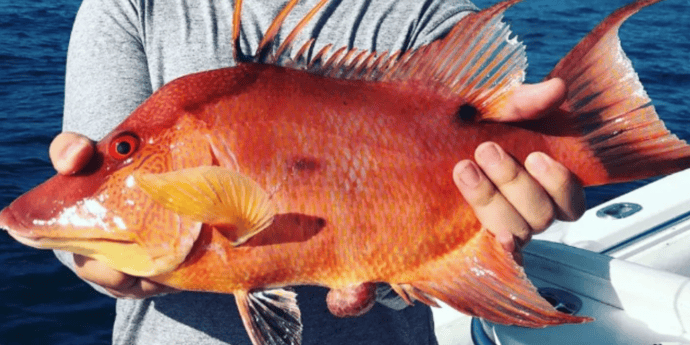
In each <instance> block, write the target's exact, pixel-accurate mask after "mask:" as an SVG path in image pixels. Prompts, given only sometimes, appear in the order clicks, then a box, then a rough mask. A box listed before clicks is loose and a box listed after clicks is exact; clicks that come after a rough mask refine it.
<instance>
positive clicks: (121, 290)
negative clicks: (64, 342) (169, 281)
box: [49, 132, 177, 298]
mask: <svg viewBox="0 0 690 345" xmlns="http://www.w3.org/2000/svg"><path fill="white" fill-rule="evenodd" d="M49 154H50V160H51V161H52V162H53V166H54V167H55V170H57V171H58V173H60V174H64V175H71V174H75V173H77V172H79V171H80V170H81V169H82V168H83V167H84V166H85V165H86V164H87V163H88V162H89V160H90V159H91V156H93V154H94V143H93V142H92V141H91V140H89V139H88V138H86V137H84V136H82V135H79V134H75V133H69V132H65V133H61V134H59V135H58V136H57V137H55V139H53V142H52V143H51V144H50V150H49ZM73 255H74V263H75V271H76V273H77V275H79V277H81V278H82V279H84V280H87V281H90V282H92V283H94V284H96V285H100V286H102V287H103V288H104V289H106V290H107V291H108V292H110V293H111V294H112V295H113V296H115V297H118V298H147V297H152V296H155V295H159V294H163V293H171V292H176V291H177V290H175V289H173V288H170V287H167V286H165V285H161V284H158V283H155V282H153V281H150V280H148V279H145V278H139V277H133V276H130V275H127V274H125V273H122V272H120V271H116V270H114V269H112V268H110V267H108V266H106V265H105V264H103V263H101V262H99V261H97V260H94V259H91V258H89V257H86V256H83V255H79V254H73Z"/></svg>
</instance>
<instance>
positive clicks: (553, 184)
mask: <svg viewBox="0 0 690 345" xmlns="http://www.w3.org/2000/svg"><path fill="white" fill-rule="evenodd" d="M525 169H527V171H528V172H529V173H530V175H532V177H534V179H535V180H536V181H537V182H539V184H541V186H542V187H543V188H544V190H546V192H547V193H548V194H549V195H550V197H551V199H552V200H553V202H554V203H555V204H556V212H557V214H556V217H557V218H558V219H560V220H566V221H573V220H577V219H578V218H580V217H581V216H582V215H583V214H584V213H585V210H586V209H587V205H586V200H585V192H584V189H583V188H582V184H581V183H580V182H579V181H578V179H577V178H576V177H575V175H573V174H572V173H571V172H570V171H569V170H568V169H567V168H566V167H565V166H563V165H562V164H560V163H558V162H556V161H554V160H553V159H551V158H550V157H549V156H548V155H546V154H544V153H541V152H534V153H532V154H530V155H529V156H527V159H526V160H525Z"/></svg>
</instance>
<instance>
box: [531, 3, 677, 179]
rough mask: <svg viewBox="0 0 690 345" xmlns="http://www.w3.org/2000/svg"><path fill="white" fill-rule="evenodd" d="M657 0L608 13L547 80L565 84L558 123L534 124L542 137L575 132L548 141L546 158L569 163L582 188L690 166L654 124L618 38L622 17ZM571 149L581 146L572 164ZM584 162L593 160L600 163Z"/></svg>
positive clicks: (659, 125)
mask: <svg viewBox="0 0 690 345" xmlns="http://www.w3.org/2000/svg"><path fill="white" fill-rule="evenodd" d="M660 1H662V0H639V1H637V2H635V3H632V4H630V5H628V6H625V7H623V8H621V9H619V10H617V11H615V12H614V13H613V14H611V15H610V16H608V17H607V18H606V19H605V20H604V21H603V22H601V23H600V24H599V25H598V26H597V27H596V28H594V30H592V31H591V32H590V33H589V34H588V35H587V36H586V37H585V38H584V39H582V41H580V43H578V44H577V45H576V46H575V47H574V48H573V50H571V51H570V53H568V54H567V55H566V56H565V57H564V58H563V59H562V60H561V61H560V62H559V63H558V64H557V65H556V67H555V68H554V70H553V71H552V72H551V73H550V74H549V75H548V76H547V79H550V78H554V77H558V78H561V79H563V80H564V81H565V83H566V85H567V86H568V95H567V100H566V101H565V103H564V104H563V105H562V106H561V111H562V112H563V113H564V118H563V119H559V120H557V121H558V122H559V123H558V124H557V125H556V124H554V123H553V122H551V123H548V121H547V120H544V121H540V123H539V124H538V126H539V127H540V131H545V132H549V130H548V128H549V127H550V128H554V127H556V126H558V127H560V128H569V129H570V130H574V131H575V133H573V136H571V137H564V136H563V133H559V135H556V134H554V135H553V136H551V137H550V138H549V140H552V142H551V147H552V152H551V153H552V154H553V155H554V156H555V157H558V158H564V159H563V162H564V163H565V164H566V165H568V161H570V162H571V163H570V164H571V165H569V166H568V167H569V168H570V169H571V170H572V171H573V172H574V173H575V174H576V175H578V177H580V178H581V179H582V181H583V183H584V184H585V185H597V184H604V183H611V182H624V181H629V180H634V179H641V178H646V177H651V176H657V175H661V174H669V173H673V172H677V171H680V170H683V169H685V168H688V167H690V146H688V145H687V144H686V143H685V141H682V140H679V139H678V138H677V137H676V136H675V135H672V134H671V133H670V132H669V131H668V130H667V129H666V127H665V126H664V123H663V122H662V121H661V120H660V119H659V117H658V115H657V113H656V111H655V109H654V106H653V105H652V103H651V99H650V98H649V97H648V96H647V93H646V92H645V91H644V89H643V87H642V84H641V83H640V80H639V78H638V76H637V73H635V71H634V70H633V67H632V64H631V62H630V60H629V59H628V58H627V57H626V55H625V53H624V52H623V49H622V48H621V45H620V39H619V38H618V29H619V27H620V26H621V24H622V23H623V22H624V21H625V20H626V19H627V18H629V17H630V16H632V15H633V14H635V13H636V12H637V11H639V10H640V9H642V8H643V7H645V6H648V5H651V4H654V3H657V2H660ZM561 121H564V122H563V123H561ZM574 147H579V148H580V150H579V151H580V152H579V154H580V155H581V156H580V157H577V159H573V158H572V157H574V153H573V152H575V151H574V150H573V148H574ZM575 154H578V153H575ZM582 156H585V157H582ZM566 157H570V158H566ZM583 158H594V160H595V161H598V162H600V165H597V164H591V162H592V160H590V159H583ZM576 161H577V162H581V163H577V164H579V165H577V164H576V163H575V162H576Z"/></svg>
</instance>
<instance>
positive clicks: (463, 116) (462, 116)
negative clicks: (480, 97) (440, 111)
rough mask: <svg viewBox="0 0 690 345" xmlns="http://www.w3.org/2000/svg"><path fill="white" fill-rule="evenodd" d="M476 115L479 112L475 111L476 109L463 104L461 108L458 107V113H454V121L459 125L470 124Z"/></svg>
mask: <svg viewBox="0 0 690 345" xmlns="http://www.w3.org/2000/svg"><path fill="white" fill-rule="evenodd" d="M478 114H479V111H478V110H477V108H475V107H474V106H472V105H470V104H463V105H462V106H460V109H458V112H457V113H455V121H456V122H460V123H462V122H472V121H474V119H475V118H476V117H477V115H478Z"/></svg>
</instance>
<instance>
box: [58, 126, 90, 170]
mask: <svg viewBox="0 0 690 345" xmlns="http://www.w3.org/2000/svg"><path fill="white" fill-rule="evenodd" d="M48 152H49V155H50V161H51V162H53V167H55V170H57V171H58V173H60V174H65V175H70V174H74V173H76V172H78V171H79V170H81V169H82V168H83V167H84V166H85V165H86V163H88V162H89V159H91V156H93V153H94V144H93V142H92V141H91V140H89V138H87V137H85V136H83V135H79V134H76V133H71V132H64V133H60V134H58V135H57V136H56V137H55V139H53V142H51V143H50V149H49V150H48Z"/></svg>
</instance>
